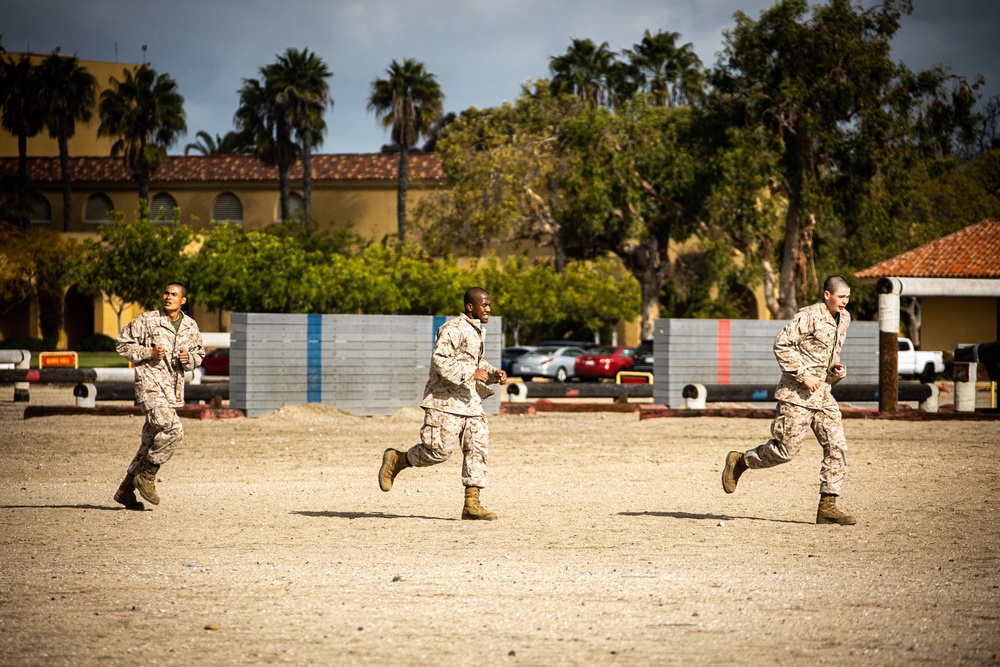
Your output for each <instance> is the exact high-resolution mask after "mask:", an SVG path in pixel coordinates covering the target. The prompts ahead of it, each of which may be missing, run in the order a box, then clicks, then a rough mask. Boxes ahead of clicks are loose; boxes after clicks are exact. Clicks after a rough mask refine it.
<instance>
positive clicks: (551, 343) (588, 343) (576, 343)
mask: <svg viewBox="0 0 1000 667" xmlns="http://www.w3.org/2000/svg"><path fill="white" fill-rule="evenodd" d="M600 346H601V344H600V343H595V342H594V341H592V340H543V341H542V342H541V343H539V344H538V347H578V348H580V349H581V350H589V349H590V348H592V347H600Z"/></svg>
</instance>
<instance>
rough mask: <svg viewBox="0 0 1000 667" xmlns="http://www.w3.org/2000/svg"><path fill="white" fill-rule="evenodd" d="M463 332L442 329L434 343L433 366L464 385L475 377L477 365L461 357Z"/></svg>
mask: <svg viewBox="0 0 1000 667" xmlns="http://www.w3.org/2000/svg"><path fill="white" fill-rule="evenodd" d="M461 345H462V334H461V332H459V331H455V330H454V329H448V330H445V331H442V332H441V333H440V334H439V335H438V339H437V342H436V343H435V344H434V353H433V354H432V355H431V367H432V368H433V369H434V371H435V372H436V373H437V374H438V375H439V376H441V377H442V378H444V379H445V380H447V381H448V382H451V383H452V384H455V385H463V384H465V383H466V382H468V381H469V380H470V379H472V378H473V376H474V375H475V373H476V371H477V370H478V369H477V368H476V365H475V364H474V363H470V362H469V361H468V360H463V359H461V357H462V355H461V354H460V350H461Z"/></svg>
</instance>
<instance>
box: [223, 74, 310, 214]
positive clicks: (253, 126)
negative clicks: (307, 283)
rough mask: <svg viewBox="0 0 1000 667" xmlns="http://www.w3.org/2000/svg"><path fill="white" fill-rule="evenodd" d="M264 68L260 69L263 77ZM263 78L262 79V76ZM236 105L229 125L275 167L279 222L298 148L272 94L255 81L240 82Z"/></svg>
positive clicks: (285, 205) (259, 155)
mask: <svg viewBox="0 0 1000 667" xmlns="http://www.w3.org/2000/svg"><path fill="white" fill-rule="evenodd" d="M265 69H266V68H264V67H261V68H260V72H261V74H262V75H263V74H264V71H265ZM265 78H266V77H265ZM239 93H240V106H239V108H237V109H236V114H235V115H234V116H233V122H234V123H236V127H237V131H238V132H239V133H240V134H241V135H243V136H244V137H246V138H247V139H248V140H249V141H250V142H251V143H252V144H253V145H254V146H255V147H256V148H255V152H256V154H257V157H259V158H260V159H261V161H263V162H264V164H271V165H275V166H277V167H278V190H279V202H280V207H281V219H282V220H287V219H288V169H289V167H291V166H292V165H293V164H294V163H295V160H296V159H297V158H298V146H297V145H296V144H295V142H293V141H292V136H291V132H290V128H289V125H288V122H287V118H286V117H285V116H284V115H283V114H279V113H277V108H276V105H275V102H274V92H273V91H272V90H271V89H269V88H268V87H267V85H266V84H265V83H264V82H262V81H259V80H257V79H243V86H242V87H241V88H240V91H239Z"/></svg>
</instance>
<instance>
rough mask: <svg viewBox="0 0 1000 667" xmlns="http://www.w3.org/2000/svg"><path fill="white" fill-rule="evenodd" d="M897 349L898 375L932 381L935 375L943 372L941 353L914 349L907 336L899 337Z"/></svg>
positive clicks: (942, 356)
mask: <svg viewBox="0 0 1000 667" xmlns="http://www.w3.org/2000/svg"><path fill="white" fill-rule="evenodd" d="M898 349H899V370H898V372H899V374H900V375H905V376H908V377H919V378H920V381H921V382H933V381H934V376H935V375H937V374H938V373H943V372H944V355H943V354H942V353H940V352H923V351H920V350H915V349H913V341H911V340H910V339H909V338H900V339H899V348H898Z"/></svg>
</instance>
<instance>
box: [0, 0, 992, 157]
mask: <svg viewBox="0 0 1000 667" xmlns="http://www.w3.org/2000/svg"><path fill="white" fill-rule="evenodd" d="M770 4H771V2H770V1H763V0H685V1H679V0H617V1H614V2H609V1H602V0H532V1H531V2H528V1H527V0H492V1H488V0H323V1H316V0H285V1H284V2H278V1H277V0H171V1H170V2H162V1H159V2H157V1H155V0H87V1H86V2H80V0H31V1H30V2H27V1H25V0H0V16H2V17H3V20H2V23H0V30H2V34H3V45H4V47H5V48H6V49H7V50H8V51H12V52H20V51H26V50H31V51H36V52H49V51H52V50H53V49H54V48H56V47H59V48H60V49H61V51H62V52H63V53H75V54H76V55H77V56H79V57H80V58H83V59H87V60H105V61H112V62H115V61H118V62H121V63H137V62H143V58H144V57H145V59H146V61H148V62H150V63H151V64H152V66H153V68H154V69H156V70H157V71H158V72H161V73H168V74H170V75H171V76H172V77H173V78H174V79H175V80H176V81H177V83H178V86H179V88H180V92H181V94H182V95H184V98H185V108H186V111H187V123H188V135H187V136H186V137H185V138H184V139H182V140H181V141H180V142H179V143H178V145H177V146H175V147H174V148H173V150H172V152H175V153H180V152H183V147H184V145H185V144H186V143H188V142H190V141H193V140H194V135H195V133H196V132H197V131H199V130H205V131H207V132H209V133H210V134H213V135H214V134H220V135H221V134H225V133H226V132H227V131H229V130H231V129H232V128H233V126H232V115H233V112H234V111H235V110H236V107H237V103H238V96H237V92H236V91H237V89H238V88H239V87H240V85H241V83H242V79H244V78H249V77H254V76H256V75H257V69H258V68H259V67H260V66H262V65H266V64H269V63H271V62H274V60H275V57H276V54H278V53H282V52H284V51H285V49H287V48H289V47H296V48H300V49H301V48H306V47H307V48H309V49H310V50H311V51H315V52H316V53H317V54H319V55H320V56H321V57H322V58H323V59H324V60H325V61H326V63H327V64H328V65H329V67H330V69H331V70H332V71H333V72H334V77H333V79H332V80H331V82H330V84H331V89H332V93H333V98H334V102H335V106H334V108H333V110H332V111H331V112H329V115H328V117H327V123H328V125H329V132H328V134H327V138H326V141H325V142H324V143H323V145H322V146H321V147H320V150H321V151H322V152H327V153H355V152H374V151H378V150H379V149H380V147H381V146H382V144H384V143H386V142H387V141H388V135H387V133H386V132H384V131H383V130H382V129H381V128H380V127H379V126H378V124H377V122H376V121H375V118H374V117H373V116H372V115H371V114H370V113H369V112H368V111H367V110H366V107H365V100H366V98H367V96H368V94H369V92H370V85H371V81H372V80H373V79H374V78H376V77H379V76H382V74H383V72H384V71H385V68H386V67H387V66H388V65H389V63H390V61H392V60H393V59H396V60H400V61H402V60H403V59H405V58H416V59H417V60H420V61H422V62H424V63H425V65H426V66H427V69H428V71H430V72H432V73H433V74H435V75H436V76H437V79H438V82H439V83H440V85H441V88H442V90H443V91H444V94H445V97H446V99H445V110H446V111H453V112H456V113H457V112H460V111H462V110H463V109H466V108H468V107H469V106H472V105H475V106H478V107H488V106H493V105H496V104H500V103H502V102H503V101H504V100H511V99H513V98H515V97H516V96H517V94H518V92H519V91H520V86H521V83H522V82H523V81H527V80H531V79H534V78H538V77H543V76H547V75H548V62H549V58H550V57H551V56H554V55H560V54H562V53H564V52H565V51H566V48H567V47H568V46H569V44H570V41H571V39H573V38H590V39H593V40H594V41H595V42H598V43H600V42H602V41H606V42H608V44H609V46H610V47H611V48H612V49H613V50H615V51H620V50H621V49H623V48H630V47H631V46H632V45H633V44H634V43H636V42H638V41H639V40H640V39H641V37H642V33H643V31H644V30H646V29H649V30H651V31H653V32H655V31H656V30H660V29H662V30H669V31H674V32H678V33H680V35H681V40H680V41H681V43H684V42H691V43H692V44H693V45H694V48H695V51H696V53H697V54H698V55H699V57H700V58H701V59H702V61H703V62H704V63H705V65H706V66H710V65H713V64H715V61H716V54H717V52H718V51H719V49H720V47H721V44H722V31H723V30H724V29H726V28H730V27H732V26H733V25H734V22H733V18H732V16H733V13H734V12H735V11H737V10H742V11H744V12H745V13H747V14H748V15H750V16H751V17H753V18H756V17H757V16H758V15H759V13H760V11H761V10H763V9H765V8H767V7H768V6H770ZM867 4H870V3H867ZM998 26H1000V1H998V0H952V1H948V2H946V1H944V0H914V11H913V14H912V15H911V16H909V17H907V18H905V19H904V21H903V27H902V29H901V30H900V32H899V33H898V35H897V39H896V41H895V42H894V45H893V47H894V55H895V57H896V59H897V60H902V61H903V62H905V63H906V64H907V65H909V66H910V67H911V68H914V69H920V68H925V67H929V66H930V65H932V64H935V63H946V64H950V65H951V66H952V68H953V71H954V72H956V73H958V74H963V75H966V76H969V77H972V76H975V75H976V74H980V73H981V74H983V75H985V76H986V77H987V86H986V88H985V89H984V91H985V93H986V95H987V96H993V95H997V94H1000V47H998V46H997V45H998V44H1000V41H998V40H996V38H995V36H994V35H991V32H993V31H995V30H996V29H997V27H998ZM143 45H146V46H147V49H146V51H145V54H144V53H143V50H142V46H143Z"/></svg>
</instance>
